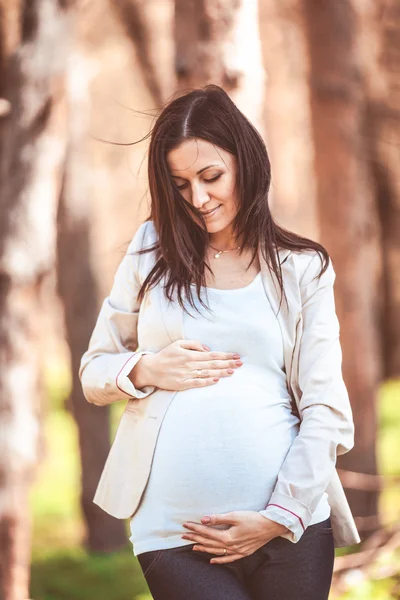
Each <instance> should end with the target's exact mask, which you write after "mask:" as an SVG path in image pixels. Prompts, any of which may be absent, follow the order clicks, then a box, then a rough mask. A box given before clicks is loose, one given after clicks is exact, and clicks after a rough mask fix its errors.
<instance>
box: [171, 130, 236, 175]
mask: <svg viewBox="0 0 400 600" xmlns="http://www.w3.org/2000/svg"><path fill="white" fill-rule="evenodd" d="M229 160H230V161H231V160H232V157H231V155H230V154H229V153H228V152H226V151H225V150H223V149H222V148H219V147H218V146H215V145H214V144H211V143H210V142H207V141H206V140H202V139H198V138H197V139H190V140H184V141H183V142H182V143H181V144H180V145H179V146H177V147H176V148H174V149H173V150H170V151H169V152H168V154H167V163H168V167H169V169H170V170H171V171H173V172H174V174H176V175H178V174H179V172H185V173H187V174H189V173H190V174H193V175H195V174H197V172H198V171H199V170H200V169H203V168H204V167H206V166H209V165H215V166H224V165H227V166H229V164H230V163H229V162H228V161H229Z"/></svg>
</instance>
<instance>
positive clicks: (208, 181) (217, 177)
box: [204, 173, 222, 183]
mask: <svg viewBox="0 0 400 600" xmlns="http://www.w3.org/2000/svg"><path fill="white" fill-rule="evenodd" d="M221 175H222V173H219V175H216V176H215V177H213V178H212V179H205V180H204V181H207V183H211V182H212V181H217V179H219V178H220V177H221Z"/></svg>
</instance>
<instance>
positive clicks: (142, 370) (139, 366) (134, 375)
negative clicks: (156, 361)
mask: <svg viewBox="0 0 400 600" xmlns="http://www.w3.org/2000/svg"><path fill="white" fill-rule="evenodd" d="M153 358H154V355H153V354H143V355H142V356H141V358H140V359H139V360H138V362H137V363H136V365H135V366H134V367H133V369H132V371H131V372H130V373H129V375H128V377H129V379H130V380H131V382H132V383H133V385H134V386H135V388H136V389H138V390H140V389H142V388H144V387H146V386H148V385H150V386H151V385H154V384H153V380H154V372H153V369H152V368H151V365H152V364H153Z"/></svg>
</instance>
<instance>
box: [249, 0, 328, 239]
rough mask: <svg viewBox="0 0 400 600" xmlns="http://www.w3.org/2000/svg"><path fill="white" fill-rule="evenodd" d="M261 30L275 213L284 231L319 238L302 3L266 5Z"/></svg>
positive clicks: (269, 0) (266, 2) (266, 0)
mask: <svg viewBox="0 0 400 600" xmlns="http://www.w3.org/2000/svg"><path fill="white" fill-rule="evenodd" d="M260 30H261V39H262V46H263V52H264V63H265V66H266V70H267V74H268V90H267V102H266V106H265V115H266V130H267V142H268V151H269V153H270V158H271V164H272V185H271V190H270V195H269V202H270V206H271V210H272V212H273V215H274V218H275V219H276V220H277V222H278V223H280V224H281V225H283V226H284V227H286V228H288V229H291V230H293V231H296V232H298V233H299V234H300V235H304V236H306V237H310V238H312V239H318V238H319V224H318V220H317V214H316V212H317V211H316V200H315V193H316V192H315V177H314V165H313V158H314V155H313V151H314V147H313V139H312V130H311V123H310V119H311V115H310V109H309V104H308V81H307V66H308V65H307V58H308V49H307V43H306V40H305V35H304V22H303V12H302V7H301V4H300V5H299V3H298V2H297V0H285V2H276V0H263V2H261V4H260Z"/></svg>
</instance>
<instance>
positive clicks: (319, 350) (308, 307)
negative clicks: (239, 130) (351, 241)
mask: <svg viewBox="0 0 400 600" xmlns="http://www.w3.org/2000/svg"><path fill="white" fill-rule="evenodd" d="M320 267H321V261H320V258H319V255H318V254H317V253H316V254H315V255H314V256H313V257H312V258H311V260H310V262H309V263H308V265H307V267H306V269H305V271H304V273H303V276H302V277H301V280H300V290H301V296H302V316H303V332H302V335H301V339H300V347H299V355H298V356H299V359H298V386H299V388H300V401H299V406H298V408H299V413H300V418H301V424H300V429H299V434H298V435H297V437H296V438H295V440H294V442H293V444H292V446H291V448H290V450H289V452H288V454H287V456H286V458H285V461H284V462H283V464H282V467H281V469H280V471H279V473H278V478H277V482H276V485H275V488H274V491H273V493H272V495H271V498H270V499H269V503H268V505H267V507H266V508H265V510H262V511H260V514H262V515H263V516H265V517H267V518H268V519H271V520H273V521H276V522H278V523H281V524H282V525H285V526H286V527H287V528H288V529H289V531H288V532H285V533H284V534H282V536H281V537H285V538H286V539H288V540H289V541H291V542H293V543H296V542H298V541H299V539H300V538H301V536H302V534H303V533H304V531H305V529H306V528H307V526H308V525H309V523H310V521H311V518H312V513H313V511H314V510H315V508H316V507H317V505H318V503H319V501H320V500H321V498H322V496H323V493H324V491H325V490H326V488H327V487H328V484H329V482H330V480H331V477H332V475H333V471H334V469H335V466H336V458H337V456H338V455H340V454H345V453H346V452H348V451H349V450H351V448H352V447H353V446H354V422H353V417H352V410H351V406H350V401H349V396H348V393H347V389H346V386H345V383H344V381H343V377H342V351H341V346H340V340H339V321H338V318H337V315H336V310H335V300H334V291H333V285H334V281H335V271H334V269H333V266H332V262H331V259H329V266H328V268H327V270H326V271H325V273H323V275H322V276H321V277H320V278H319V279H318V278H317V275H318V273H319V271H320Z"/></svg>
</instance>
